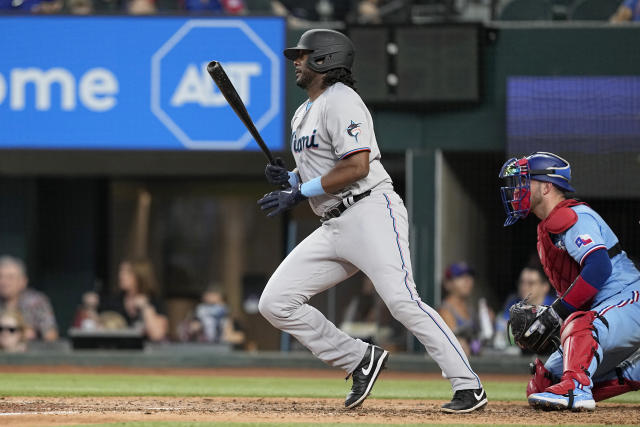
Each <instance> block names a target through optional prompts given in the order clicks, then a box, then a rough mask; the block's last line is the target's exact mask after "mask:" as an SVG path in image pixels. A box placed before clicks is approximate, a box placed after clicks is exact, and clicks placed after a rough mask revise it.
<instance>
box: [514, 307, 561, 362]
mask: <svg viewBox="0 0 640 427" xmlns="http://www.w3.org/2000/svg"><path fill="white" fill-rule="evenodd" d="M561 326H562V319H561V318H560V316H558V314H557V313H556V312H555V310H554V309H553V308H551V307H549V306H546V305H531V304H527V301H526V300H525V301H521V302H519V303H517V304H514V305H512V306H511V308H509V327H508V328H507V333H508V334H510V335H513V340H514V341H515V342H516V344H518V346H519V347H520V348H522V349H525V350H530V351H533V352H535V353H538V354H550V353H552V352H553V351H555V350H557V349H558V347H560V327H561Z"/></svg>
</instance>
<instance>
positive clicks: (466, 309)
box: [438, 261, 481, 355]
mask: <svg viewBox="0 0 640 427" xmlns="http://www.w3.org/2000/svg"><path fill="white" fill-rule="evenodd" d="M474 282H475V272H474V270H473V269H472V268H471V267H470V266H469V265H468V264H467V263H466V262H463V261H460V262H455V263H453V264H451V265H450V266H449V267H447V269H446V270H445V273H444V280H443V283H442V287H443V290H444V292H445V298H444V300H443V301H442V304H441V305H440V307H438V313H439V314H440V316H442V319H443V320H444V321H445V323H446V324H447V325H448V326H449V327H450V328H451V330H452V331H453V333H454V334H455V335H456V337H457V338H458V341H460V345H462V348H463V349H464V351H465V353H467V354H468V355H469V354H478V353H479V352H480V349H481V348H480V347H481V344H480V341H479V339H478V338H477V337H478V332H479V325H478V321H477V316H476V312H475V310H474V307H473V304H472V302H471V294H472V292H473V286H474Z"/></svg>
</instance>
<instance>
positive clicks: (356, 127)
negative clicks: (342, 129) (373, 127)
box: [347, 120, 362, 141]
mask: <svg viewBox="0 0 640 427" xmlns="http://www.w3.org/2000/svg"><path fill="white" fill-rule="evenodd" d="M361 124H362V123H356V122H354V121H353V120H351V124H350V125H349V126H347V135H349V136H352V137H354V138H355V139H356V141H357V140H358V135H360V125H361Z"/></svg>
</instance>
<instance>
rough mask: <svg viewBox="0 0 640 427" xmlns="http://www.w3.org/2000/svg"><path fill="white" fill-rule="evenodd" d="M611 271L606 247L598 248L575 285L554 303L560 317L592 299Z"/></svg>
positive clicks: (588, 259)
mask: <svg viewBox="0 0 640 427" xmlns="http://www.w3.org/2000/svg"><path fill="white" fill-rule="evenodd" d="M611 271H612V265H611V260H610V259H609V255H608V254H607V251H606V249H598V250H596V251H594V252H592V253H591V254H589V255H588V256H587V257H586V258H585V260H584V261H583V266H582V271H580V275H579V276H578V277H577V278H576V280H575V282H574V283H573V285H571V287H570V288H569V289H568V290H567V291H566V292H565V294H564V295H563V296H562V298H560V299H558V300H557V301H556V302H554V304H553V307H554V309H555V310H556V311H557V312H558V314H559V315H560V317H562V318H563V319H564V318H566V317H567V316H568V315H569V314H571V313H572V312H574V311H576V310H579V309H581V308H582V307H583V306H584V305H585V304H586V303H588V302H589V301H591V300H592V299H593V297H594V296H595V295H596V294H597V293H598V292H599V291H600V289H601V288H602V286H603V285H604V284H605V282H606V281H607V279H608V278H609V276H610V275H611Z"/></svg>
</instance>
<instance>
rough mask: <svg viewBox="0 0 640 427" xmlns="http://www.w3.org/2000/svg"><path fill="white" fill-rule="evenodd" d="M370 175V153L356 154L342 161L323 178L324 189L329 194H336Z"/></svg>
mask: <svg viewBox="0 0 640 427" xmlns="http://www.w3.org/2000/svg"><path fill="white" fill-rule="evenodd" d="M367 175H369V152H362V153H357V154H354V155H353V156H351V157H348V158H346V159H343V160H340V161H339V162H338V163H336V165H335V166H334V167H333V169H331V170H330V171H329V172H328V173H327V174H326V175H324V176H323V177H322V188H323V189H324V191H325V192H327V193H336V192H338V191H340V190H342V189H343V188H345V187H348V186H349V185H351V184H353V183H354V182H356V181H359V180H361V179H362V178H365V177H366V176H367Z"/></svg>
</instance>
